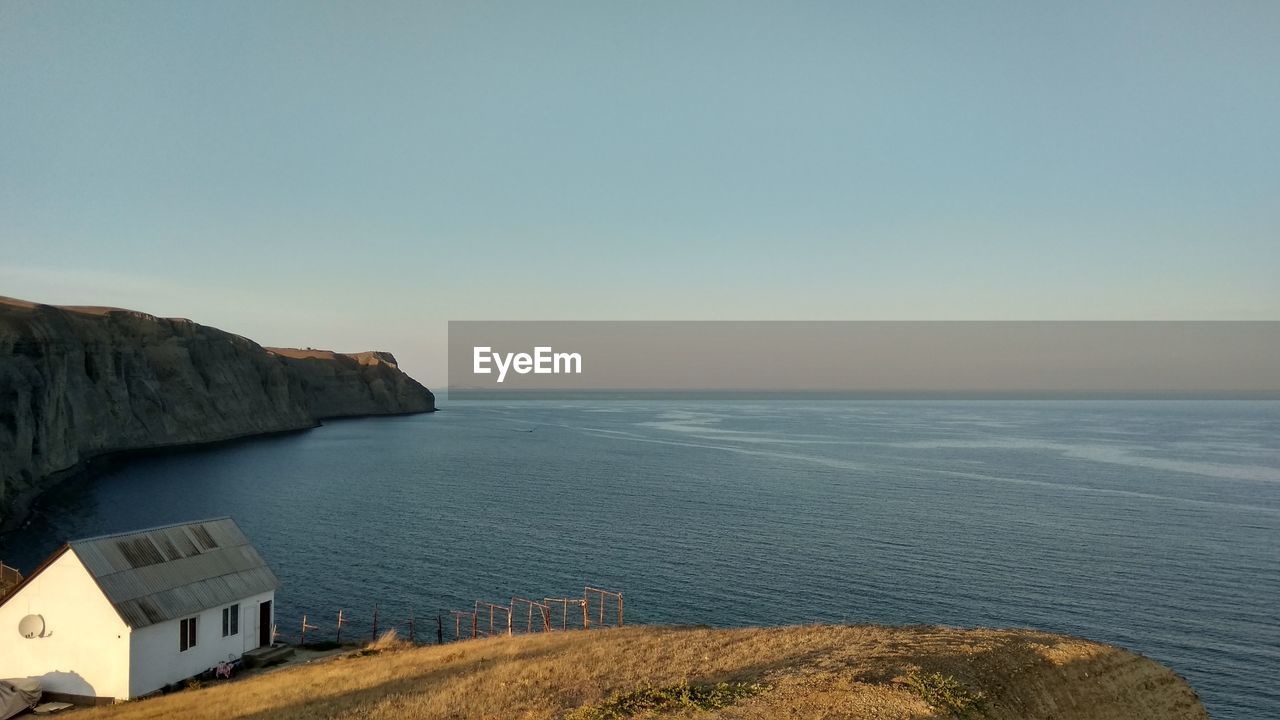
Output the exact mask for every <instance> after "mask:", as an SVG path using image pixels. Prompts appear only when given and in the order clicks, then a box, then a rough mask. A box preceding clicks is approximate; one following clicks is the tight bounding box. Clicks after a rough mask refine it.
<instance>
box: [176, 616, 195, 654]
mask: <svg viewBox="0 0 1280 720" xmlns="http://www.w3.org/2000/svg"><path fill="white" fill-rule="evenodd" d="M178 631H179V632H180V633H181V636H180V637H179V638H178V650H179V652H186V651H187V648H193V647H195V646H196V618H185V619H183V621H182V622H181V623H179V624H178Z"/></svg>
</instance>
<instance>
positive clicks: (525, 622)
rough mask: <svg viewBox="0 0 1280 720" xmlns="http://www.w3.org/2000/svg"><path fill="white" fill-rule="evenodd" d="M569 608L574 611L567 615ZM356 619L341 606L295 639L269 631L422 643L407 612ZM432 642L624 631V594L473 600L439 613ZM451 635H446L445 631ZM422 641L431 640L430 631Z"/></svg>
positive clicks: (323, 639)
mask: <svg viewBox="0 0 1280 720" xmlns="http://www.w3.org/2000/svg"><path fill="white" fill-rule="evenodd" d="M571 606H572V608H573V610H572V611H570V607H571ZM369 617H370V616H368V615H366V616H364V618H363V619H359V620H357V619H355V618H354V617H353V614H352V613H350V612H349V611H348V609H347V608H340V609H339V610H338V613H337V616H336V617H335V618H334V619H333V620H330V621H327V622H326V621H322V620H320V619H319V618H318V616H316V615H312V614H310V613H307V614H304V615H303V616H302V620H301V622H300V623H299V624H298V625H296V626H295V627H296V628H297V635H296V636H295V635H294V634H293V633H291V632H280V629H279V627H277V628H274V629H273V637H275V638H277V639H280V640H290V639H292V638H293V637H296V638H297V639H298V644H299V645H306V644H308V643H309V642H310V643H313V644H315V643H320V644H328V643H337V644H342V642H343V637H344V629H345V637H346V640H347V641H348V642H352V641H358V640H361V639H363V638H369V639H370V640H376V639H377V638H378V634H379V633H380V632H381V631H385V630H392V629H394V630H396V631H398V632H401V631H405V630H407V632H402V637H405V638H406V639H407V640H408V641H409V642H411V643H419V642H423V641H424V638H421V637H419V632H418V630H419V628H418V627H417V621H416V619H415V617H414V613H413V610H412V609H410V611H409V614H408V619H407V620H405V621H393V622H391V623H387V622H386V618H383V617H381V613H380V608H379V605H378V604H377V603H374V604H373V608H372V614H371V617H372V622H368V623H366V622H365V621H364V620H365V619H368V618H369ZM433 620H434V622H433V624H434V626H435V627H434V628H432V629H434V631H435V632H434V635H435V638H434V641H435V642H436V643H444V642H446V641H453V642H456V641H459V640H472V639H476V638H485V637H494V636H497V635H519V634H532V633H545V632H553V631H562V630H579V629H581V630H588V629H591V628H592V627H604V626H606V625H611V626H613V625H616V626H617V627H622V593H618V592H613V591H611V590H603V589H601V588H596V587H591V586H587V587H585V588H583V592H582V597H580V598H578V597H573V598H567V597H561V598H544V599H542V600H532V599H529V598H524V597H512V598H511V600H510V601H509V602H507V603H505V604H503V603H495V602H489V601H486V600H476V601H475V603H474V604H473V605H472V606H471V609H469V610H442V611H440V612H439V613H438V614H437V615H436V616H435V618H434V619H433ZM450 629H451V630H452V637H448V635H449V633H448V632H447V631H448V630H450ZM425 642H428V643H429V642H431V638H430V633H429V634H428V637H427V638H426V639H425Z"/></svg>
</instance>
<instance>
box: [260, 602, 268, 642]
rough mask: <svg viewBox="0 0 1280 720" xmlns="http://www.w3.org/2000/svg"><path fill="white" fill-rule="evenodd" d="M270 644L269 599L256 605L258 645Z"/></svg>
mask: <svg viewBox="0 0 1280 720" xmlns="http://www.w3.org/2000/svg"><path fill="white" fill-rule="evenodd" d="M270 644H271V601H270V600H267V601H265V602H263V603H262V604H261V605H259V606H258V647H265V646H267V645H270Z"/></svg>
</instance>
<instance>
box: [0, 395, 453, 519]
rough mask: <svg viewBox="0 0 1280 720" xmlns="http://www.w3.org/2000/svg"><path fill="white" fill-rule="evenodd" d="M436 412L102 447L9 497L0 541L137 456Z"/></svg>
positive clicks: (369, 415) (1, 516)
mask: <svg viewBox="0 0 1280 720" xmlns="http://www.w3.org/2000/svg"><path fill="white" fill-rule="evenodd" d="M437 411H438V408H435V407H433V408H431V409H429V410H411V411H404V412H387V413H360V414H357V415H331V416H328V417H322V418H316V419H315V422H313V423H311V424H308V425H301V426H298V427H291V428H281V429H279V430H267V431H262V432H250V433H243V434H240V435H232V436H229V437H224V438H217V439H213V440H203V441H198V442H176V443H162V444H157V445H148V446H145V447H128V448H115V449H111V450H102V451H99V452H96V453H94V454H92V455H89V456H86V457H82V458H81V459H80V461H79V462H77V463H75V464H74V465H72V466H70V467H67V468H63V469H62V470H57V471H55V472H53V473H50V474H48V475H45V476H44V477H42V478H41V479H40V480H39V481H38V482H37V483H36V484H35V485H34V486H33V487H32V488H31V490H29V491H26V492H20V493H17V494H15V495H14V496H12V497H10V498H9V503H8V507H6V508H4V509H3V510H4V511H3V512H2V513H0V540H3V539H4V537H5V536H7V535H10V534H12V533H17V532H21V531H22V530H23V529H24V528H25V527H26V526H27V525H28V524H29V523H30V521H31V519H32V517H33V516H34V515H35V513H36V512H37V511H39V510H40V508H41V505H42V503H43V502H44V501H45V500H47V499H48V498H49V497H50V496H51V495H53V494H55V493H57V492H60V491H63V490H66V489H67V488H68V487H69V486H72V485H75V484H77V483H85V484H87V483H90V482H92V481H93V480H95V479H96V478H98V477H99V476H101V475H102V474H104V473H106V472H108V471H111V470H114V469H116V468H119V467H121V466H123V465H125V464H127V463H129V462H132V461H134V460H137V459H139V458H144V457H152V456H157V455H170V454H173V455H177V454H182V453H187V452H192V451H203V450H212V449H214V448H218V447H224V446H229V445H238V444H241V443H246V442H252V441H254V440H265V439H267V438H273V437H280V436H285V435H298V434H301V433H305V432H307V431H309V430H315V429H316V428H319V427H323V426H324V424H325V421H327V420H359V419H362V418H376V417H403V416H407V415H424V414H428V413H433V412H437Z"/></svg>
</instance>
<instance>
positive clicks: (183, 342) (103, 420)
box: [0, 298, 435, 527]
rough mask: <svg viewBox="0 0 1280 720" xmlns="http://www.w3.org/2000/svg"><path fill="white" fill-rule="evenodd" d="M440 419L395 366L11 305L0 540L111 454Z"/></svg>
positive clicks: (3, 394) (105, 311)
mask: <svg viewBox="0 0 1280 720" xmlns="http://www.w3.org/2000/svg"><path fill="white" fill-rule="evenodd" d="M434 409H435V397H434V396H433V395H432V394H431V391H429V390H427V389H426V388H425V387H423V386H422V385H420V384H418V383H417V382H416V381H414V380H413V379H412V378H410V377H409V376H408V375H406V374H404V373H403V372H401V371H400V369H399V368H398V367H396V362H395V358H394V357H392V356H391V355H390V354H389V353H377V352H375V353H359V354H354V355H345V354H341V353H333V352H327V351H310V350H307V351H295V350H288V349H283V348H273V349H266V348H263V347H261V346H260V345H258V344H257V343H255V342H253V341H251V340H248V339H246V338H243V337H240V336H239V335H233V334H231V333H227V332H223V331H222V330H218V329H216V328H211V327H206V326H204V325H200V324H197V323H194V322H191V321H190V320H181V319H166V318H158V317H154V316H152V315H147V314H145V313H140V312H133V311H130V310H120V309H116V308H84V307H54V306H49V305H36V304H33V303H28V302H24V301H20V300H12V299H9V298H0V527H3V526H4V525H5V524H6V523H8V524H12V523H13V522H14V521H15V520H16V519H17V518H18V517H19V516H20V515H22V514H23V513H24V511H25V508H26V506H27V504H28V503H29V502H30V500H31V499H32V498H33V497H34V496H35V495H37V494H39V493H40V492H41V491H42V490H44V489H45V488H46V487H48V486H49V484H50V483H51V482H54V481H55V479H56V477H57V476H59V475H63V474H66V473H68V472H73V471H75V470H76V469H77V468H79V467H82V466H83V465H84V464H85V463H86V462H88V461H89V460H91V459H93V458H95V457H99V456H102V455H104V454H109V453H115V452H121V451H132V450H143V449H151V448H161V447H166V446H178V445H189V444H197V443H208V442H218V441H223V440H230V439H234V438H240V437H245V436H249V435H258V434H264V433H272V432H282V431H288V430H299V429H303V428H309V427H314V426H315V425H317V424H318V423H319V420H321V419H323V418H330V417H342V416H356V415H390V414H401V413H417V412H430V411H431V410H434Z"/></svg>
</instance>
